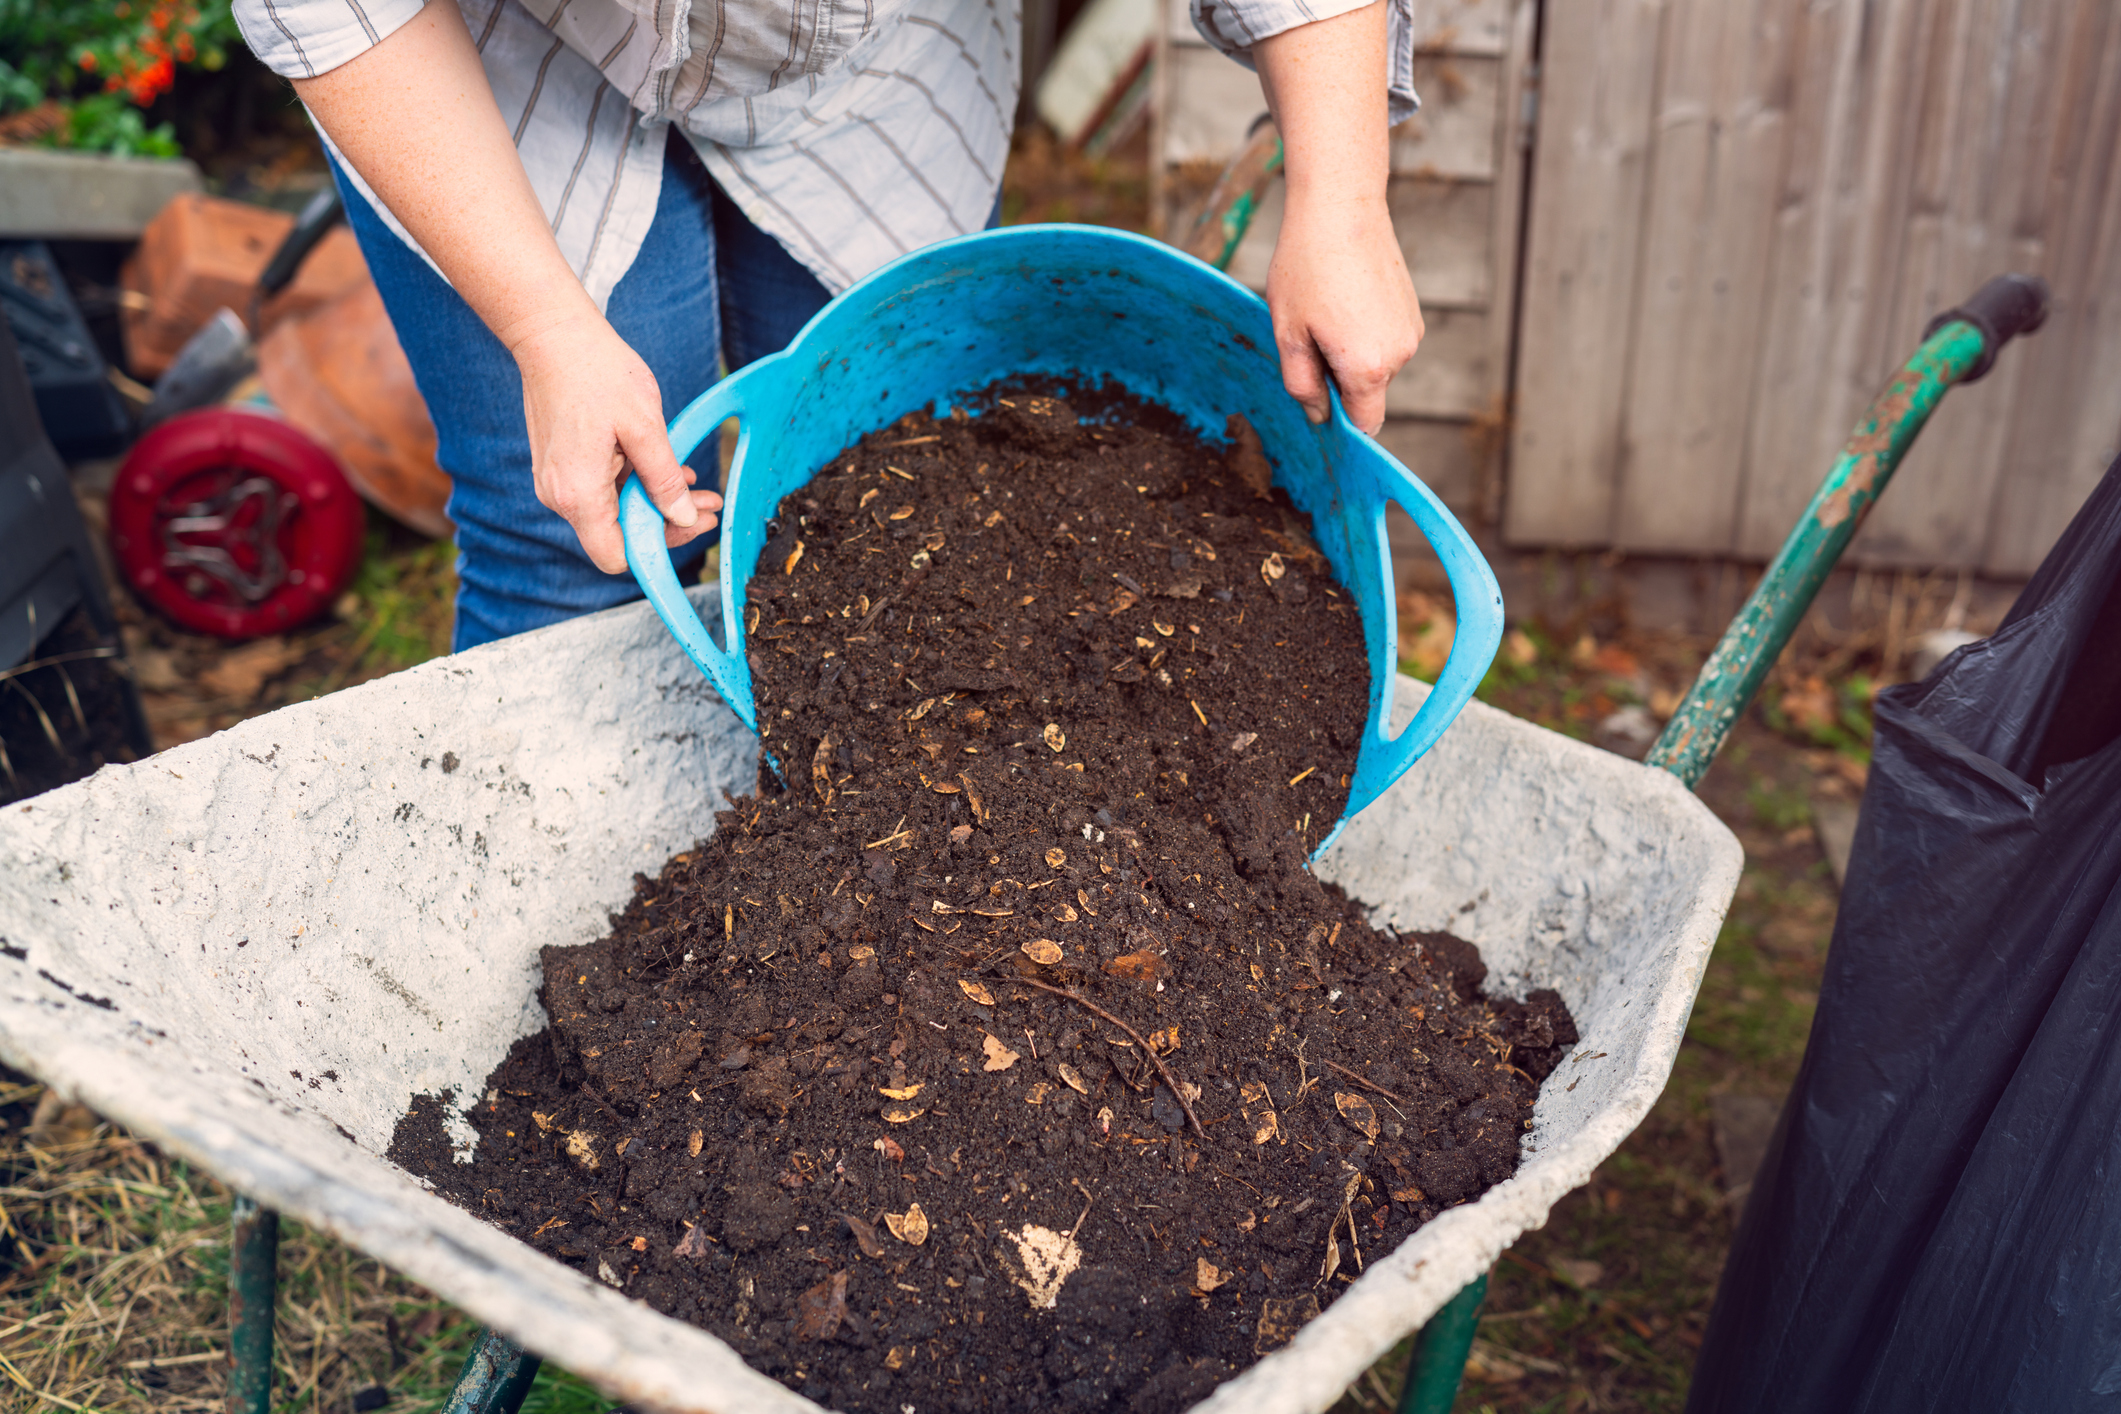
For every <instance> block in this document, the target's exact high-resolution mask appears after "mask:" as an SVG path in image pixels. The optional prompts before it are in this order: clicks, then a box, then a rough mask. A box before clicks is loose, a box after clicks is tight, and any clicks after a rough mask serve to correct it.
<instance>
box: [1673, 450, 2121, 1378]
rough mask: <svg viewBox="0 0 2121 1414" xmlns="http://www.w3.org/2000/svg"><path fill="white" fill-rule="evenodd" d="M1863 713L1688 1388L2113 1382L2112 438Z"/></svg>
mask: <svg viewBox="0 0 2121 1414" xmlns="http://www.w3.org/2000/svg"><path fill="white" fill-rule="evenodd" d="M1876 722H1877V731H1876V738H1875V742H1874V750H1875V756H1874V759H1873V761H1872V765H1871V774H1870V781H1869V784H1868V786H1867V788H1866V789H1865V791H1864V800H1863V813H1862V817H1861V820H1860V822H1859V824H1858V826H1857V830H1856V843H1855V851H1854V854H1853V855H1852V857H1851V859H1850V863H1849V873H1848V881H1847V886H1846V888H1845V889H1844V890H1843V893H1842V902H1841V911H1840V917H1839V919H1838V921H1837V922H1836V924H1835V927H1834V938H1833V945H1832V948H1831V950H1830V951H1829V953H1828V955H1827V965H1826V977H1825V980H1824V983H1823V984H1822V986H1821V990H1820V998H1819V1010H1818V1013H1817V1015H1816V1017H1815V1019H1814V1021H1813V1023H1812V1034H1811V1039H1810V1042H1809V1043H1808V1045H1807V1047H1806V1049H1805V1055H1804V1062H1803V1065H1802V1067H1801V1068H1800V1070H1799V1072H1798V1077H1797V1082H1796V1086H1795V1088H1794V1089H1793V1090H1792V1091H1791V1094H1790V1098H1789V1101H1788V1103H1787V1104H1786V1105H1785V1106H1784V1108H1783V1112H1782V1117H1781V1119H1780V1121H1779V1122H1778V1123H1777V1126H1776V1130H1775V1135H1774V1138H1773V1141H1772V1142H1771V1143H1770V1145H1769V1148H1768V1154H1767V1158H1766V1159H1765V1161H1764V1162H1763V1163H1762V1165H1761V1168H1760V1173H1759V1175H1758V1177H1757V1178H1756V1179H1755V1180H1754V1186H1753V1192H1752V1197H1751V1201H1750V1202H1749V1203H1748V1205H1747V1207H1746V1211H1745V1216H1744V1218H1743V1220H1742V1221H1741V1222H1740V1224H1739V1230H1738V1234H1737V1238H1736V1240H1735V1242H1734V1244H1733V1247H1732V1251H1731V1256H1730V1261H1729V1263H1728V1265H1727V1266H1726V1267H1725V1268H1724V1273H1723V1281H1722V1287H1721V1289H1720V1290H1719V1291H1718V1293H1717V1297H1716V1307H1715V1311H1714V1312H1713V1314H1712V1315H1711V1317H1710V1320H1709V1328H1708V1333H1707V1337H1706V1339H1705V1341H1704V1343H1703V1346H1702V1350H1701V1357H1700V1360H1699V1362H1698V1364H1697V1367H1696V1369H1695V1374H1694V1384H1693V1390H1692V1394H1691V1397H1690V1398H1689V1400H1688V1402H1687V1408H1688V1410H1689V1411H1690V1414H1739V1411H1755V1410H1758V1411H1769V1410H1773V1411H1778V1414H1781V1412H1784V1411H1792V1410H1802V1411H1826V1410H1835V1411H1839V1410H1861V1411H1864V1414H1886V1411H1903V1410H1904V1411H1909V1414H1913V1411H1924V1414H1928V1411H1937V1410H1962V1409H1963V1410H1982V1411H2003V1410H2040V1411H2048V1410H2056V1411H2060V1410H2082V1409H2107V1408H2115V1409H2121V462H2117V463H2116V464H2115V466H2114V467H2113V468H2111V469H2109V470H2108V472H2107V474H2106V477H2105V479H2104V480H2103V481H2102V482H2101V483H2100V485H2099V487H2098V489H2097V490H2096V491H2095V492H2094V493H2093V494H2092V497H2091V500H2090V501H2088V502H2087V503H2086V504H2085V506H2084V508H2083V509H2082V510H2081V511H2079V512H2078V514H2077V517H2076V519H2075V520H2074V521H2073V522H2072V523H2071V525H2070V528H2069V530H2068V531H2067V532H2066V533H2065V534H2064V536H2063V537H2062V540H2061V542H2060V543H2059V544H2057V545H2056V547H2055V549H2054V551H2053V552H2052V553H2051V554H2050V555H2049V556H2048V558H2047V562H2046V563H2045V564H2044V565H2042V566H2041V568H2040V572H2039V573H2038V574H2037V575H2036V576H2034V578H2033V581H2032V582H2031V583H2030V584H2028V585H2027V586H2026V588H2025V592H2024V594H2023V595H2021V596H2020V598H2019V600H2018V602H2017V604H2016V606H2015V607H2013V609H2012V610H2011V614H2010V617H2009V618H2008V619H2006V620H2005V622H2004V625H2003V627H2002V628H2001V629H1999V630H1998V631H1997V633H1996V634H1995V636H1994V637H1992V638H1989V639H1986V640H1984V641H1982V642H1980V643H1976V644H1971V645H1969V646H1967V647H1965V648H1962V649H1960V650H1959V651H1958V652H1956V653H1954V654H1953V655H1952V656H1951V657H1949V658H1947V659H1946V660H1945V661H1944V662H1943V663H1942V664H1940V665H1939V666H1938V668H1937V670H1936V671H1935V672H1934V673H1932V674H1931V675H1930V676H1929V677H1928V678H1927V679H1926V680H1924V681H1923V682H1921V683H1909V684H1905V685H1902V686H1899V687H1895V688H1892V689H1890V690H1889V691H1887V692H1885V693H1883V694H1881V695H1880V696H1879V699H1878V707H1877V717H1876Z"/></svg>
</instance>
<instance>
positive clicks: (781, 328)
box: [235, 0, 1422, 649]
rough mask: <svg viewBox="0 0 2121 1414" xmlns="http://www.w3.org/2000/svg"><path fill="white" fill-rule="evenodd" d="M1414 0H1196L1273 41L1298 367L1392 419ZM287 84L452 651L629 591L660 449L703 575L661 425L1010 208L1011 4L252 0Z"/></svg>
mask: <svg viewBox="0 0 2121 1414" xmlns="http://www.w3.org/2000/svg"><path fill="white" fill-rule="evenodd" d="M1410 3H1411V0H1370V3H1367V4H1365V3H1363V0H1193V6H1194V23H1195V25H1196V26H1197V27H1198V28H1199V29H1200V30H1201V32H1202V33H1203V34H1204V35H1206V36H1207V37H1208V38H1209V39H1210V40H1211V41H1213V42H1214V43H1215V44H1217V46H1218V47H1220V48H1222V49H1223V50H1224V51H1225V52H1226V53H1229V54H1231V55H1233V56H1234V57H1236V58H1238V59H1240V60H1241V61H1245V62H1249V63H1251V64H1252V65H1254V66H1255V67H1256V68H1257V70H1258V72H1259V75H1260V79H1261V84H1262V87H1263V88H1264V89H1265V92H1266V97H1267V102H1268V105H1269V107H1270V108H1271V109H1272V111H1273V113H1274V116H1275V120H1276V122H1277V123H1278V124H1279V126H1280V129H1281V133H1282V137H1283V142H1284V145H1285V151H1286V154H1287V159H1286V172H1287V177H1286V181H1287V187H1288V191H1287V203H1286V213H1287V214H1286V215H1285V216H1284V218H1283V223H1282V229H1281V236H1280V241H1279V244H1278V245H1277V246H1276V249H1275V253H1274V260H1273V264H1272V266H1271V269H1270V271H1269V274H1268V281H1267V301H1268V304H1269V305H1270V306H1271V308H1272V310H1273V313H1274V326H1275V332H1276V337H1277V339H1278V341H1279V344H1280V354H1281V360H1282V371H1283V377H1284V381H1285V382H1286V384H1287V386H1288V390H1289V392H1290V394H1291V395H1292V396H1293V397H1295V398H1297V399H1298V400H1299V401H1300V402H1302V403H1303V404H1304V406H1305V408H1306V409H1307V410H1308V411H1309V413H1310V415H1311V416H1312V418H1313V419H1314V420H1323V419H1324V417H1325V416H1326V411H1327V407H1328V403H1327V393H1326V383H1327V380H1328V378H1330V379H1332V380H1333V382H1334V383H1335V384H1337V385H1338V387H1339V389H1340V393H1341V396H1342V399H1343V401H1344V403H1345V405H1346V407H1347V410H1348V415H1349V416H1350V417H1351V418H1352V419H1354V421H1355V423H1356V425H1357V426H1360V427H1362V428H1365V429H1366V430H1371V431H1374V430H1375V429H1376V428H1377V427H1378V426H1379V424H1381V423H1382V421H1383V420H1384V389H1385V384H1386V383H1387V382H1388V381H1389V380H1390V379H1391V376H1392V375H1393V374H1394V373H1395V372H1397V371H1398V369H1399V367H1400V366H1401V365H1402V364H1403V363H1405V362H1406V360H1407V359H1408V358H1409V357H1411V356H1412V355H1413V352H1414V350H1415V347H1416V345H1417V344H1418V343H1419V342H1420V339H1421V330H1422V325H1421V312H1420V307H1419V304H1418V302H1417V300H1416V297H1415V293H1414V286H1413V282H1412V280H1411V279H1410V278H1409V277H1408V274H1407V270H1406V265H1405V262H1404V260H1403V259H1402V257H1401V255H1400V249H1399V244H1398V241H1397V240H1396V238H1395V237H1394V235H1393V232H1392V225H1391V219H1390V216H1389V214H1388V213H1387V211H1386V207H1385V180H1386V173H1387V167H1388V153H1387V140H1386V129H1387V123H1388V121H1396V120H1398V119H1399V118H1402V117H1404V116H1406V115H1407V114H1408V113H1411V112H1412V111H1413V108H1414V104H1415V101H1416V100H1415V97H1414V93H1413V90H1412V87H1411V84H1410V81H1409V71H1410V67H1411V55H1412V39H1413V36H1412V33H1411V25H1410V19H1409V15H1408V7H1409V5H1410ZM235 9H236V16H237V19H238V20H239V22H240V23H241V25H242V27H243V32H244V36H245V38H246V39H247V40H248V41H249V43H250V45H251V48H252V49H253V50H254V51H256V52H257V54H258V55H259V57H260V58H262V59H263V60H264V61H265V62H266V63H267V64H269V65H271V66H272V67H273V68H274V69H275V70H276V71H277V72H279V73H281V74H284V75H286V76H287V77H289V78H291V79H292V80H293V81H294V85H295V90H296V92H297V94H298V95H299V96H300V97H301V99H302V101H303V103H304V104H306V105H307V106H308V109H309V111H310V114H311V116H312V117H313V118H314V119H315V120H316V124H317V127H318V129H319V131H320V132H322V133H323V134H324V137H325V140H326V144H327V147H328V149H329V151H330V156H331V159H332V164H333V170H334V173H335V175H336V176H337V178H338V181H339V185H340V189H341V191H342V192H343V194H344V195H345V198H346V206H347V212H348V217H349V220H350V221H351V222H352V224H353V227H354V230H355V233H356V234H357V235H358V236H359V238H360V241H361V247H362V251H363V253H364V254H365V255H366V256H367V259H368V263H369V268H370V270H371V271H372V272H373V274H374V276H375V279H376V284H377V286H378V288H379V290H380V292H381V293H382V296H383V300H384V303H385V305H386V306H387V307H388V308H389V310H390V315H391V320H392V322H393V324H394V325H395V326H396V328H397V330H398V334H399V340H400V342H401V343H402V344H403V345H404V347H405V352H406V355H407V357H408V358H409V359H410V361H411V363H412V367H413V372H414V375H415V377H416V378H417V380H418V382H419V386H420V391H421V394H422V395H423V396H424V397H425V398H426V400H427V405H428V409H429V411H430V413H431V414H432V415H433V417H434V421H435V425H436V429H437V432H438V433H439V436H440V447H439V450H438V454H437V457H438V460H439V461H440V463H441V465H442V467H443V469H444V470H446V471H447V472H448V473H449V474H450V476H451V478H452V479H453V481H454V483H455V489H454V492H453V494H452V496H451V499H450V515H451V517H452V519H454V520H455V522H456V524H457V543H458V549H459V560H458V574H459V589H458V598H457V622H456V633H455V646H456V647H457V648H459V649H462V648H468V647H471V646H473V645H475V644H479V643H484V642H487V641H489V640H491V639H494V638H499V637H502V636H504V635H507V634H512V633H520V632H523V631H525V630H528V629H532V628H538V627H541V626H543V625H545V624H549V623H554V622H557V621H559V620H561V619H565V618H569V617H572V616H573V615H575V614H580V613H586V612H589V611H591V610H594V609H600V608H605V607H608V606H610V605H612V604H616V603H619V602H622V601H623V600H626V599H628V598H631V597H633V595H634V593H635V590H634V586H633V582H632V580H631V578H630V577H628V576H627V575H626V558H625V552H624V549H623V548H622V544H621V540H620V536H619V529H618V519H617V509H618V487H619V484H620V482H621V479H622V477H623V474H624V473H625V472H626V471H627V470H629V469H633V470H638V471H639V473H640V475H641V479H642V481H643V483H644V484H645V485H646V487H647V489H648V493H649V496H650V498H651V499H652V500H653V501H654V502H655V504H656V505H657V507H659V508H660V509H661V510H662V512H663V515H664V518H665V520H666V522H667V536H666V538H667V539H668V541H669V544H670V546H671V547H672V549H673V552H674V558H676V559H677V560H679V562H680V565H681V568H682V567H683V565H684V564H685V563H686V562H688V561H696V560H697V558H698V556H697V555H696V554H691V555H688V554H685V553H683V552H682V550H681V547H686V546H688V545H690V544H691V542H693V541H695V540H696V539H697V538H698V537H699V536H701V535H703V534H705V533H706V532H707V531H709V530H711V529H712V528H713V526H714V524H715V515H716V513H717V512H718V511H719V510H720V509H721V498H720V497H719V496H718V495H716V494H715V493H714V492H713V491H711V490H708V489H704V488H702V487H700V486H698V485H697V484H696V482H697V477H696V476H695V474H694V473H693V472H692V471H691V470H689V469H688V468H685V467H681V466H680V465H678V463H677V460H676V458H675V457H674V456H673V455H672V453H671V448H670V444H669V440H668V438H667V437H666V435H665V432H664V427H665V423H666V421H667V418H666V411H665V410H666V409H675V408H678V407H682V406H684V405H685V404H686V403H688V402H690V401H691V400H692V399H693V398H694V397H696V396H698V395H699V393H700V392H701V391H702V390H703V389H705V388H706V387H707V385H708V384H709V383H711V382H712V381H713V380H714V378H715V376H716V373H717V363H718V360H721V359H726V363H727V366H728V367H729V368H731V369H734V368H738V367H741V366H742V365H743V364H745V363H747V362H749V361H750V360H752V359H754V358H758V357H761V356H763V355H765V354H768V353H771V352H773V351H775V350H777V349H779V348H781V347H782V346H784V345H785V344H786V343H787V342H788V340H789V339H790V338H792V337H793V336H794V334H795V333H796V331H797V330H798V329H800V328H801V327H802V325H803V323H804V322H805V321H806V320H807V319H808V318H809V317H810V315H812V314H813V313H815V312H816V311H817V310H818V308H820V307H821V306H822V305H823V304H824V303H825V302H826V300H828V299H829V298H830V297H831V295H832V294H833V293H835V292H836V291H838V290H841V289H844V288H845V287H846V286H848V285H849V284H852V283H853V282H854V281H856V280H858V279H860V278H861V277H862V276H863V275H866V274H868V273H869V272H870V271H871V270H874V269H876V268H877V267H878V266H881V265H883V264H885V263H886V262H888V261H889V260H891V259H893V258H895V257H896V256H898V255H900V254H903V253H904V252H905V251H908V250H911V249H914V248H916V247H918V246H921V245H925V244H927V243H929V242H932V241H935V240H940V239H944V238H946V237H949V236H952V235H957V234H962V233H964V232H967V231H972V230H977V229H980V228H981V227H982V226H984V225H987V224H989V223H990V222H991V220H992V213H993V212H994V211H995V209H996V201H997V194H998V190H999V185H1000V179H1001V170H1002V163H1003V161H1004V160H1005V159H1006V157H1007V153H1008V143H1009V125H1010V120H1011V115H1013V114H1014V112H1015V110H1016V87H1017V85H1016V78H1017V59H1016V46H1017V17H1016V15H1015V13H1014V10H1013V8H1012V7H1010V6H1009V4H1008V0H697V3H692V0H457V3H451V2H450V0H434V3H431V4H429V3H425V0H236V3H235Z"/></svg>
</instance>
